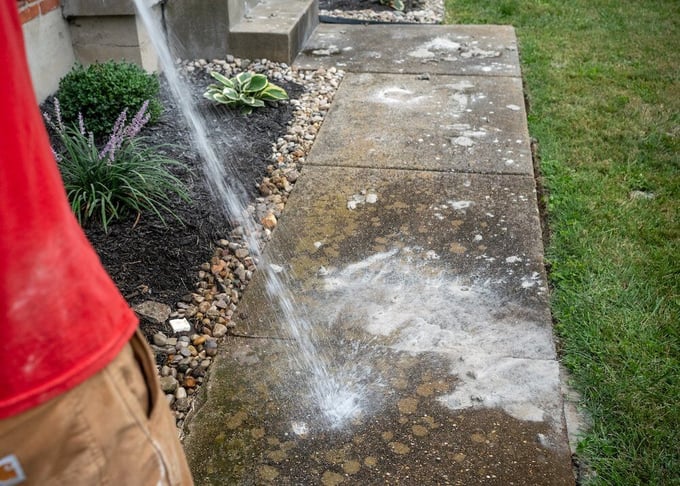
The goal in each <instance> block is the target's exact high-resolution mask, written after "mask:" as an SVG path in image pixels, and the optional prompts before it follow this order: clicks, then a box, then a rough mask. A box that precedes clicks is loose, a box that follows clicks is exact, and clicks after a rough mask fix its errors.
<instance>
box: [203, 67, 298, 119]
mask: <svg viewBox="0 0 680 486" xmlns="http://www.w3.org/2000/svg"><path fill="white" fill-rule="evenodd" d="M210 75H211V76H212V77H213V78H215V79H216V80H217V81H218V83H216V84H211V85H210V86H208V89H207V91H206V92H205V93H203V96H205V97H206V98H208V99H209V100H212V101H215V102H217V103H222V104H225V105H227V106H230V107H237V108H239V107H240V108H241V113H243V114H246V115H247V114H249V113H252V111H253V108H261V107H263V106H264V102H265V101H282V100H287V99H288V93H286V90H285V89H283V88H281V87H279V86H276V85H275V84H273V83H270V82H269V80H268V79H267V77H266V76H265V75H263V74H256V73H247V72H243V73H239V74H237V75H236V76H234V77H233V78H227V77H226V76H223V75H221V74H220V73H217V72H215V71H212V72H211V73H210Z"/></svg>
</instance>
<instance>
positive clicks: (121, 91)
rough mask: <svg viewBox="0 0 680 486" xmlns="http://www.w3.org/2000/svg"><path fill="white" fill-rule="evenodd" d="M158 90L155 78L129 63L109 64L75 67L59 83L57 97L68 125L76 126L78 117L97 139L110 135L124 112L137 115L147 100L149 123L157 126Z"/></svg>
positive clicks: (159, 112)
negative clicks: (125, 110)
mask: <svg viewBox="0 0 680 486" xmlns="http://www.w3.org/2000/svg"><path fill="white" fill-rule="evenodd" d="M159 90H160V84H159V81H158V76H157V75H155V74H149V73H147V72H145V71H144V70H143V69H142V68H140V67H139V66H137V65H136V64H132V63H130V62H125V61H122V62H117V61H108V62H104V63H95V64H91V65H90V66H88V67H84V66H82V65H77V66H75V67H74V68H73V69H72V70H71V71H70V72H69V73H68V74H66V76H64V77H63V78H62V79H61V81H60V82H59V89H58V91H57V93H56V97H57V98H59V101H60V102H61V109H62V117H63V120H64V122H65V123H66V124H67V125H75V124H76V123H77V121H78V113H81V114H82V117H83V119H84V120H86V123H87V127H86V128H87V130H88V131H91V132H92V133H94V136H95V137H96V138H98V139H99V138H102V137H104V136H106V135H107V134H108V133H110V132H111V129H112V128H113V124H114V123H115V121H116V119H117V118H118V115H119V114H120V113H121V112H122V111H123V110H124V109H126V108H127V110H128V113H136V112H137V111H138V110H139V109H140V108H141V106H142V104H143V103H144V102H145V101H146V100H149V105H148V113H149V115H150V117H151V118H150V120H149V123H151V124H153V123H154V122H156V121H157V120H158V117H159V116H160V114H161V110H162V106H161V102H160V100H159V98H158V93H159Z"/></svg>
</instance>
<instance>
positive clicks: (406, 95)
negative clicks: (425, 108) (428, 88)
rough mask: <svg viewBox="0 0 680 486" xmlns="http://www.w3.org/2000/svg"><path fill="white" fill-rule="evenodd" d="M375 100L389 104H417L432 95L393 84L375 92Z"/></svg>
mask: <svg viewBox="0 0 680 486" xmlns="http://www.w3.org/2000/svg"><path fill="white" fill-rule="evenodd" d="M372 98H373V99H374V100H376V101H378V102H380V103H385V104H389V105H400V106H403V105H407V106H408V105H417V104H419V103H422V102H423V101H425V100H427V99H429V98H430V96H425V95H420V96H416V95H415V93H414V92H413V91H411V90H409V89H405V88H400V87H398V86H392V87H389V88H385V89H381V90H378V91H377V92H375V93H374V94H373V97H372Z"/></svg>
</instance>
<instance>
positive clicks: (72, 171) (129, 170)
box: [45, 98, 189, 231]
mask: <svg viewBox="0 0 680 486" xmlns="http://www.w3.org/2000/svg"><path fill="white" fill-rule="evenodd" d="M54 107H55V109H54V115H55V116H54V119H53V118H52V117H50V116H49V115H48V114H45V119H46V121H47V123H48V125H49V126H50V127H51V128H52V130H53V131H54V133H55V134H56V136H57V141H56V146H55V147H54V148H53V150H54V153H55V156H56V159H57V163H58V165H59V170H60V171H61V176H62V179H63V181H64V187H65V188H66V192H67V194H68V199H69V202H70V203H71V209H73V212H74V213H75V215H76V216H77V218H78V221H79V222H80V223H81V224H84V223H86V222H87V221H90V220H97V221H99V222H100V223H101V224H102V226H103V227H104V230H105V231H107V230H108V225H109V223H110V222H111V221H113V220H116V219H119V218H121V217H123V216H124V215H126V214H130V213H132V214H134V213H136V214H137V216H138V217H139V215H140V214H141V212H142V210H148V211H151V212H152V213H154V214H155V215H156V216H157V217H158V218H159V219H160V220H161V221H163V222H165V219H164V217H163V212H165V213H166V214H168V213H169V214H170V215H172V216H173V217H175V218H177V219H178V220H179V217H178V216H177V215H176V214H174V213H173V212H172V211H171V209H170V207H169V204H168V203H170V202H171V200H172V196H173V195H174V196H177V197H179V198H180V199H182V200H184V201H188V200H189V196H188V194H187V191H186V189H185V187H184V185H183V184H182V182H181V181H180V180H179V179H178V178H177V177H175V176H174V175H173V174H172V173H171V172H170V171H168V168H167V167H168V166H169V165H177V164H179V162H177V161H175V160H172V159H169V158H168V157H166V156H164V155H162V153H161V147H158V146H151V145H149V144H147V143H146V140H145V139H144V137H141V136H139V132H140V130H141V129H142V127H144V125H145V124H146V123H147V122H148V121H149V118H150V117H151V115H150V114H149V112H148V107H149V103H148V102H144V103H143V104H142V106H141V108H140V109H139V111H138V112H137V114H136V115H135V116H134V117H133V118H132V120H130V122H129V123H127V109H124V110H123V111H122V113H121V114H120V115H119V116H118V118H117V119H116V121H115V123H114V126H113V129H112V130H111V133H110V136H109V139H108V142H107V143H106V145H105V146H104V147H103V148H99V147H97V145H96V143H95V137H94V134H93V133H92V132H91V131H90V132H88V131H86V129H85V124H84V122H83V117H82V115H80V116H78V124H77V125H73V126H68V125H66V124H65V123H64V121H63V119H62V117H61V112H60V109H59V100H58V99H56V98H55V100H54Z"/></svg>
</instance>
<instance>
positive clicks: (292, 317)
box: [135, 0, 361, 428]
mask: <svg viewBox="0 0 680 486" xmlns="http://www.w3.org/2000/svg"><path fill="white" fill-rule="evenodd" d="M135 6H136V8H137V14H138V15H139V17H140V19H141V20H142V23H143V24H144V27H145V28H146V30H147V33H148V35H149V38H150V40H151V42H152V44H153V46H154V49H155V51H156V53H157V55H158V58H159V62H160V65H161V68H162V71H163V73H164V74H165V77H166V79H167V81H168V85H169V86H170V89H171V91H172V94H173V96H174V98H175V99H176V100H177V101H178V104H179V107H180V109H181V111H182V114H183V116H184V118H185V119H186V122H187V124H188V126H189V129H190V130H191V134H192V137H193V142H194V143H195V148H196V150H197V151H198V153H199V154H200V156H201V158H202V159H203V167H204V171H205V176H206V180H207V181H208V183H209V187H210V190H211V193H212V195H213V197H214V198H215V200H216V201H219V203H220V204H221V209H222V211H223V212H224V214H225V215H226V216H227V217H228V218H229V219H230V221H231V223H232V225H234V226H240V227H241V229H242V230H243V237H244V239H245V241H246V244H247V246H248V249H249V251H250V254H251V256H253V258H254V260H255V261H256V262H258V263H259V266H258V269H259V271H260V272H262V273H263V274H264V278H265V281H266V288H267V292H268V294H269V298H270V301H271V302H272V303H273V304H277V305H278V306H279V308H280V309H281V312H282V314H283V316H284V320H285V325H286V326H287V329H286V331H287V332H288V333H289V334H290V335H291V337H292V338H293V339H294V342H295V343H296V346H295V348H296V349H295V352H294V353H292V354H291V359H293V360H294V362H295V364H296V365H297V366H298V367H299V368H300V369H302V370H304V372H306V373H307V374H308V375H309V379H308V380H307V383H306V384H307V386H308V387H309V394H310V395H311V400H312V401H313V404H314V405H315V406H316V407H318V409H319V411H320V413H321V414H322V416H323V417H324V418H325V420H326V422H327V424H328V425H329V426H330V427H333V428H336V427H339V426H341V425H342V424H344V423H345V422H346V421H347V420H348V419H351V418H352V417H354V416H356V415H357V414H358V413H359V412H360V411H361V394H360V393H359V392H358V391H356V390H353V389H351V388H350V387H349V386H348V384H347V383H345V382H344V381H343V380H341V379H340V378H339V375H338V374H334V373H332V372H331V371H330V369H329V363H330V360H329V357H328V356H327V355H325V354H324V353H323V352H322V351H321V348H320V346H319V343H318V340H319V338H318V335H317V333H316V332H315V330H314V328H313V326H312V323H311V322H310V320H309V318H308V317H307V316H305V315H304V313H303V310H302V308H301V307H300V306H298V305H296V303H295V299H294V298H293V295H292V293H291V291H290V289H289V288H288V287H287V286H286V285H284V283H283V279H282V276H283V272H281V270H280V269H278V273H277V272H275V271H274V270H273V269H272V268H271V267H270V265H266V264H264V262H262V251H261V247H260V243H259V241H258V237H257V235H258V233H259V231H260V230H259V228H258V227H257V224H256V222H255V221H254V220H253V218H252V216H251V215H250V214H249V213H248V208H247V203H246V201H245V194H246V191H245V190H244V188H243V186H242V184H241V182H240V181H239V179H238V177H237V176H236V174H235V171H234V169H233V167H232V165H231V164H229V160H225V161H223V160H221V159H220V158H219V157H218V156H217V154H216V152H215V150H214V148H213V145H212V144H211V143H210V141H209V139H208V137H207V135H206V134H207V130H206V124H205V122H204V119H203V117H202V116H201V115H200V114H199V112H198V111H197V110H196V109H195V107H194V101H193V100H192V98H191V90H189V89H188V88H187V87H186V86H185V83H184V81H183V80H182V79H181V77H180V76H179V73H178V72H177V71H176V69H175V63H174V61H173V58H172V55H171V53H170V49H169V47H168V44H167V41H166V36H165V34H164V32H163V30H162V27H161V25H160V22H159V21H157V20H156V19H155V18H154V16H153V14H152V12H151V8H150V7H149V6H148V5H147V2H146V1H145V0H135ZM228 156H229V154H227V159H228Z"/></svg>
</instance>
